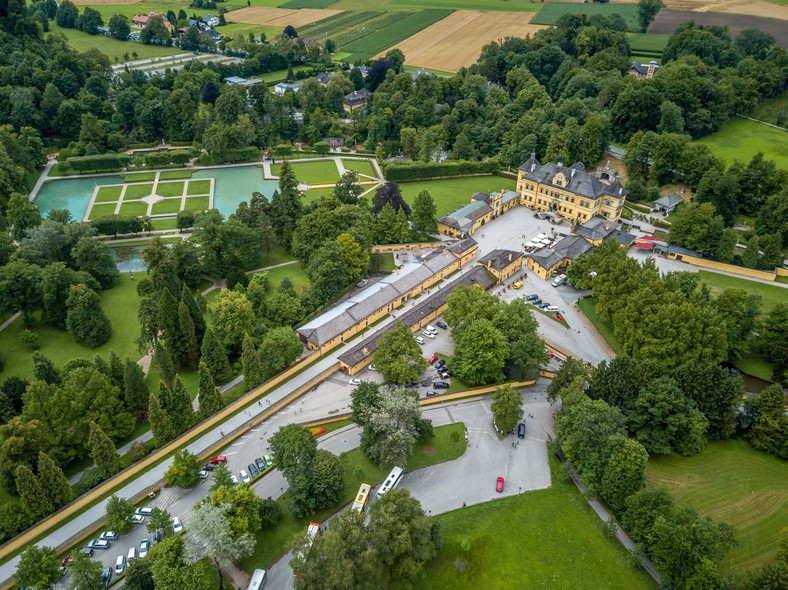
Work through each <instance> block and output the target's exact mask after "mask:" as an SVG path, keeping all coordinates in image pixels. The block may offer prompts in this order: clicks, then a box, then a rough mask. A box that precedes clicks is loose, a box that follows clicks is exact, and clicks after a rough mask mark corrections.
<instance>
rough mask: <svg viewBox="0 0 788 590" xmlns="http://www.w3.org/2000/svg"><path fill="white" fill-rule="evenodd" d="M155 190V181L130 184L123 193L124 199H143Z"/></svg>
mask: <svg viewBox="0 0 788 590" xmlns="http://www.w3.org/2000/svg"><path fill="white" fill-rule="evenodd" d="M152 191H153V183H151V182H146V183H144V184H130V185H129V186H127V187H126V193H125V194H124V195H123V198H124V199H127V200H130V199H141V198H142V197H147V196H148V195H149V194H151V192H152Z"/></svg>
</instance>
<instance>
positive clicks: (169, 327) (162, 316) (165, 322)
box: [158, 288, 183, 361]
mask: <svg viewBox="0 0 788 590" xmlns="http://www.w3.org/2000/svg"><path fill="white" fill-rule="evenodd" d="M158 320H159V329H160V330H161V333H162V336H163V337H164V340H165V341H166V342H167V348H169V350H170V354H172V358H173V360H178V361H180V359H181V356H182V355H183V350H182V348H183V346H182V343H181V337H180V329H181V325H180V321H179V319H178V300H177V299H175V297H173V296H172V293H170V290H169V289H166V288H165V289H164V291H162V292H161V297H159V317H158Z"/></svg>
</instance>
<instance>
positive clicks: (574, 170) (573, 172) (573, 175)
mask: <svg viewBox="0 0 788 590" xmlns="http://www.w3.org/2000/svg"><path fill="white" fill-rule="evenodd" d="M575 172H577V168H572V178H574V177H575Z"/></svg>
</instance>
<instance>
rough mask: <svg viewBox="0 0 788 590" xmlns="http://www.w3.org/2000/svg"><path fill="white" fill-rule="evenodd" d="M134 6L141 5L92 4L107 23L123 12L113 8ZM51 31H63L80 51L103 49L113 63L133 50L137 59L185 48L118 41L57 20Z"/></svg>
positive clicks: (54, 32)
mask: <svg viewBox="0 0 788 590" xmlns="http://www.w3.org/2000/svg"><path fill="white" fill-rule="evenodd" d="M134 6H139V5H138V4H130V5H128V7H127V6H92V7H91V8H95V9H96V10H98V11H99V12H102V17H103V18H104V22H105V24H106V23H108V22H109V19H110V18H111V17H112V15H113V14H115V13H117V12H121V10H114V11H113V10H112V9H124V8H130V7H134ZM184 6H185V4H184ZM108 9H109V10H108ZM151 10H154V9H151ZM156 10H158V9H156ZM80 12H82V9H81V7H80ZM137 12H139V10H138V9H135V10H133V11H132V12H131V14H130V15H129V19H131V17H132V16H134V15H135V14H137ZM148 12H150V11H148ZM165 12H166V9H165ZM176 12H177V9H176ZM197 12H202V11H197ZM146 14H147V12H146ZM189 14H191V9H189ZM49 32H50V33H53V34H57V33H62V34H63V35H65V36H66V37H67V38H68V43H69V45H71V47H73V48H74V49H75V50H76V51H78V52H80V53H82V52H84V51H87V50H88V49H98V50H99V51H101V53H103V54H105V55H106V56H107V57H109V59H110V61H111V62H112V63H123V62H124V61H126V58H125V57H124V55H125V54H127V53H128V54H129V59H132V57H131V54H132V53H133V52H136V53H137V59H148V58H151V57H164V56H168V55H175V54H178V53H183V50H182V49H180V48H178V47H163V46H161V45H143V44H142V43H136V42H134V41H116V40H115V39H112V38H111V37H105V36H104V35H89V34H87V33H84V32H82V31H78V30H77V29H64V28H62V27H59V26H57V25H56V24H55V21H50V22H49Z"/></svg>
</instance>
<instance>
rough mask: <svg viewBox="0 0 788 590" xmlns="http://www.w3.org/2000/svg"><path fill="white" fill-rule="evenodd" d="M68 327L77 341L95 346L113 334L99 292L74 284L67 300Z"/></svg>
mask: <svg viewBox="0 0 788 590" xmlns="http://www.w3.org/2000/svg"><path fill="white" fill-rule="evenodd" d="M66 307H67V308H68V313H67V315H66V329H67V330H68V332H69V334H71V337H72V338H74V340H75V341H76V342H79V343H81V344H85V345H87V346H90V347H91V348H95V347H97V346H101V345H102V344H104V343H105V342H106V341H107V340H109V337H110V336H111V335H112V326H111V325H110V322H109V319H108V318H107V316H106V315H104V311H103V310H102V309H101V303H100V299H99V296H98V294H97V293H96V292H95V291H93V289H90V288H88V287H86V286H85V285H72V286H71V288H70V291H69V296H68V299H67V300H66Z"/></svg>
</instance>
